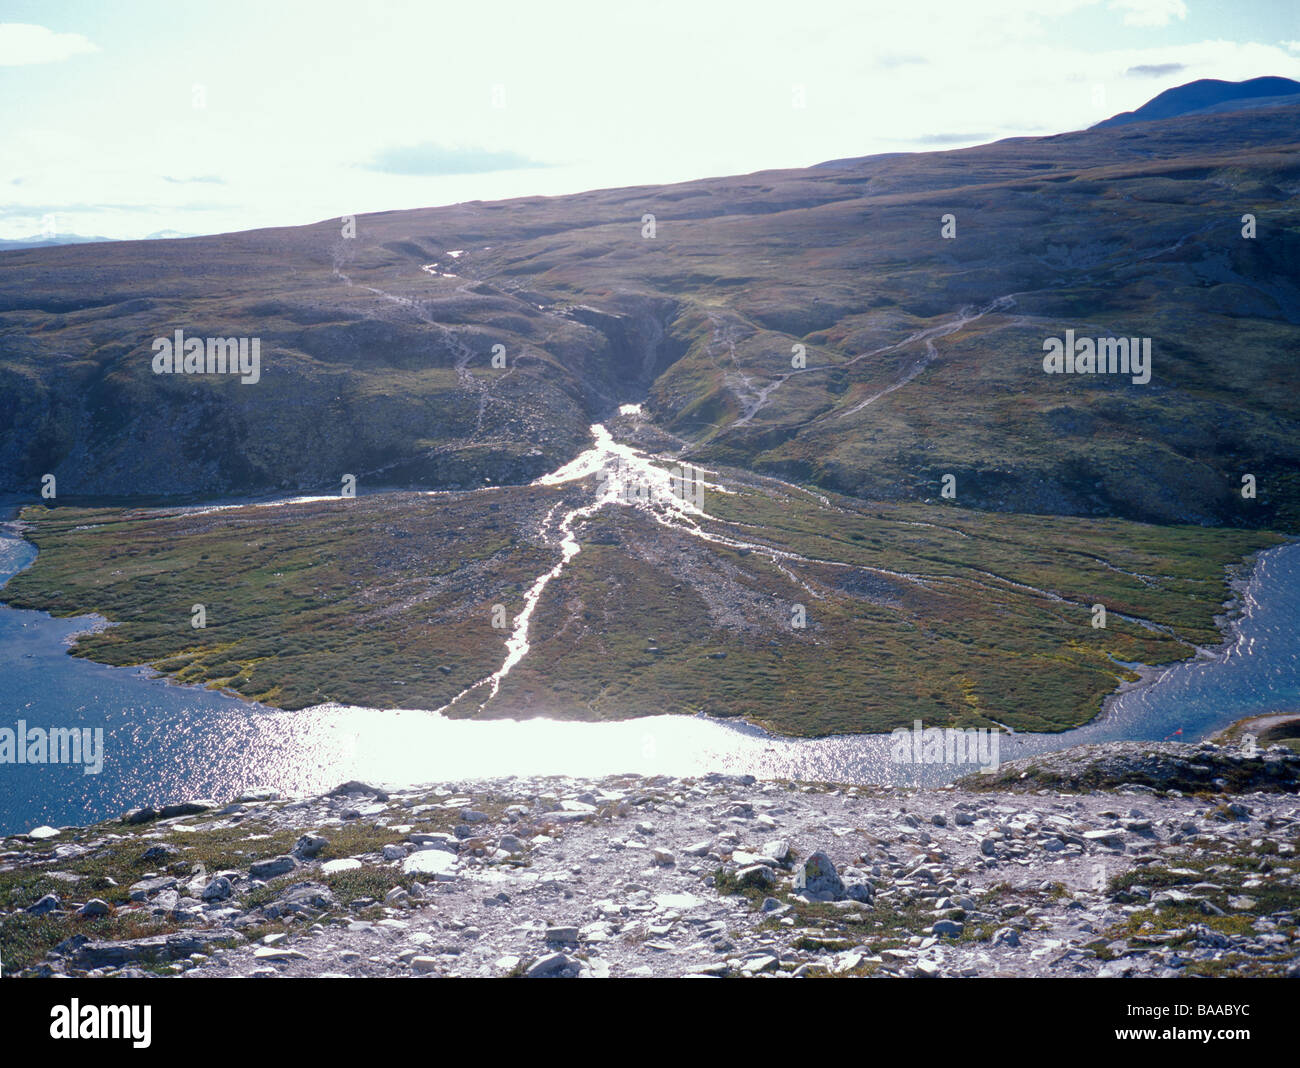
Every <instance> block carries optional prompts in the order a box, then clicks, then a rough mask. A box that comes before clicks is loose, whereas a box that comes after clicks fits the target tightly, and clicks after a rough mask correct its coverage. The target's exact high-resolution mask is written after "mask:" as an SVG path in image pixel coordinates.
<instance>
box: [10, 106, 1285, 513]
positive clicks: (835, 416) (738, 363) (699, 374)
mask: <svg viewBox="0 0 1300 1068" xmlns="http://www.w3.org/2000/svg"><path fill="white" fill-rule="evenodd" d="M1298 114H1300V107H1291V108H1280V109H1271V110H1269V109H1265V110H1260V111H1250V112H1241V113H1237V114H1232V115H1221V116H1210V117H1202V118H1197V119H1193V120H1171V121H1169V122H1163V123H1154V124H1143V125H1140V126H1134V127H1123V128H1118V129H1115V130H1099V131H1084V132H1080V133H1073V134H1065V135H1059V136H1055V137H1047V138H1037V139H1013V140H1010V141H1005V142H999V143H997V144H993V145H987V146H982V147H978V148H972V149H963V150H960V151H954V152H939V153H918V154H900V155H894V156H885V157H872V158H868V159H863V160H854V161H847V162H845V163H842V164H839V165H834V166H826V167H816V168H809V169H805V170H792V171H770V172H762V173H759V174H754V175H746V176H739V177H733V178H717V179H708V180H703V181H698V182H690V183H685V184H682V185H678V186H670V187H644V188H635V189H616V190H603V191H596V192H591V193H584V194H580V195H576V196H570V197H558V198H524V199H520V200H515V201H507V202H500V203H470V204H463V205H455V206H452V207H447V208H436V209H424V210H416V211H405V212H386V213H382V214H378V215H369V216H363V217H361V218H360V219H359V220H358V231H357V237H356V239H355V240H351V241H345V240H343V239H341V238H340V236H339V225H338V222H337V220H332V221H328V222H324V223H321V224H318V225H315V226H307V227H297V228H286V229H279V230H265V231H256V232H252V233H248V234H239V235H225V236H220V237H212V238H196V239H191V240H181V241H171V242H152V243H143V242H140V243H136V242H125V243H116V244H108V245H94V246H67V247H62V248H52V249H37V250H27V251H19V252H11V253H5V254H4V256H3V261H4V265H5V267H6V268H7V270H6V271H4V272H0V338H2V339H3V345H0V417H2V418H0V425H4V426H6V427H7V428H8V430H7V432H6V433H5V434H4V435H3V436H0V488H9V489H13V490H17V491H30V490H31V489H32V487H34V486H35V485H36V484H37V482H38V480H39V477H40V475H41V474H43V473H45V472H53V473H55V474H57V475H58V477H59V481H60V489H61V491H62V492H65V493H67V494H73V493H76V494H115V495H121V494H127V493H159V492H161V493H171V494H196V495H198V496H200V497H202V498H206V499H211V498H212V497H214V496H217V495H220V494H223V493H229V492H243V491H248V490H253V489H263V488H274V487H295V486H300V487H304V488H306V487H315V488H320V489H326V490H336V489H337V486H338V484H339V478H340V476H341V475H342V474H343V473H345V472H350V473H360V474H362V475H363V476H364V477H363V485H371V486H373V485H380V484H383V485H393V484H399V485H412V486H423V487H432V486H455V485H460V486H473V485H481V484H482V483H483V479H484V478H491V479H492V480H493V481H494V482H499V481H502V480H506V481H514V482H519V481H527V480H528V479H530V478H531V477H533V476H535V475H536V474H538V473H540V472H541V471H544V470H549V469H552V468H554V467H555V466H557V464H558V462H560V461H561V460H563V459H566V458H568V457H569V456H571V455H572V454H573V453H575V452H576V451H577V450H578V449H580V448H581V447H582V446H583V444H584V443H585V440H586V426H587V424H588V423H590V422H591V421H592V418H593V416H596V415H598V414H601V413H603V412H604V411H606V410H608V407H609V405H611V404H613V403H615V402H617V401H620V400H630V399H637V398H639V397H641V396H643V395H645V394H646V393H647V391H648V393H649V398H650V405H649V407H650V411H651V413H652V414H653V416H654V417H655V419H656V420H657V421H658V422H659V423H660V424H661V425H663V426H665V427H668V428H669V429H672V430H673V431H674V432H676V433H679V434H681V435H684V436H685V437H686V438H688V439H689V440H690V441H691V442H692V444H693V445H694V447H695V449H696V450H697V454H698V455H699V456H700V457H701V458H704V459H706V460H710V461H713V462H719V463H730V464H736V465H740V466H745V467H748V468H750V469H754V470H765V471H769V472H772V473H776V474H779V475H782V476H783V477H794V478H796V479H798V480H800V481H810V482H815V483H817V484H819V485H822V486H824V487H827V488H830V489H833V490H836V491H837V492H846V493H850V494H855V495H859V496H863V497H868V498H879V497H886V498H891V499H898V500H908V499H913V498H915V497H918V496H920V497H925V496H931V495H932V494H933V486H934V484H935V482H936V480H937V477H938V476H939V475H940V474H942V473H954V474H956V475H957V476H958V480H959V488H960V491H961V493H962V496H961V498H960V499H961V500H962V503H965V504H968V505H970V506H973V507H985V508H997V509H999V510H1007V511H1021V512H1023V511H1030V512H1036V513H1047V514H1081V515H1117V516H1123V517H1126V518H1135V519H1141V520H1146V521H1156V522H1171V523H1180V522H1195V523H1213V524H1222V525H1232V526H1256V527H1267V526H1272V527H1275V528H1286V529H1292V530H1300V483H1298V482H1297V476H1296V474H1295V471H1296V470H1297V469H1298V468H1300V444H1298V443H1300V409H1298V408H1297V404H1298V403H1300V402H1297V400H1296V398H1297V397H1298V396H1300V380H1298V375H1300V370H1298V368H1297V364H1296V360H1295V353H1296V351H1297V350H1298V349H1300V290H1297V286H1296V278H1295V272H1294V264H1295V263H1296V262H1297V259H1300V210H1298V209H1297V207H1296V200H1295V197H1294V191H1295V189H1296V188H1297V183H1298V182H1300V162H1298V159H1300V156H1298V150H1297V145H1298V144H1300V133H1297V130H1298V128H1300V123H1298V122H1297V115H1298ZM647 211H650V212H653V213H655V214H656V216H657V218H658V231H657V236H656V237H655V239H654V240H645V239H643V238H642V237H641V222H640V220H641V217H642V215H643V213H645V212H647ZM1245 212H1250V213H1252V214H1255V215H1256V217H1257V221H1258V226H1259V231H1258V236H1257V237H1256V238H1255V239H1254V240H1245V239H1243V238H1242V237H1241V233H1240V229H1241V222H1240V220H1241V216H1242V215H1243V213H1245ZM946 213H952V214H954V215H955V216H956V218H957V227H958V229H957V237H956V239H955V240H944V239H942V238H941V237H940V225H939V219H940V216H941V215H943V214H946ZM448 249H464V250H466V252H465V254H464V255H463V256H461V257H459V258H457V259H454V260H453V259H451V258H449V257H448V256H447V255H446V251H447V250H448ZM430 263H437V264H438V265H439V266H438V268H437V270H435V271H434V272H433V273H432V274H431V273H428V272H425V271H423V270H421V267H422V266H424V265H427V264H430ZM444 271H446V272H448V273H454V274H455V275H457V277H455V278H443V277H442V276H441V275H442V273H443V272H444ZM349 282H351V283H352V284H351V285H349V284H348V283H349ZM368 287H369V288H368ZM375 290H380V291H382V293H380V292H375ZM1004 296H1010V297H1012V298H1013V299H1014V301H1015V303H1014V305H1012V306H1008V307H1006V308H1003V309H1001V310H999V311H996V312H994V313H992V314H990V315H988V316H986V317H985V318H983V319H981V320H979V321H978V322H976V323H972V324H971V325H969V326H968V327H966V328H965V329H963V330H961V331H959V332H957V333H955V334H952V335H950V336H947V337H941V338H938V339H937V340H936V342H935V344H936V360H935V362H934V363H933V364H931V365H930V366H929V367H928V368H927V369H926V370H925V371H924V372H922V373H921V374H920V375H918V377H917V378H916V379H915V380H914V381H913V382H912V383H911V384H910V385H908V386H907V387H906V388H905V389H901V390H899V391H897V392H895V393H892V394H890V395H889V396H888V397H885V398H883V399H882V400H880V401H878V402H876V403H874V404H872V405H871V406H869V407H866V408H863V409H861V410H860V411H857V412H854V411H852V409H853V408H854V407H855V406H856V405H858V404H860V403H861V402H862V400H864V399H865V398H867V397H869V396H870V395H871V394H872V393H874V392H877V391H878V390H880V389H882V388H884V387H885V386H887V385H889V384H890V383H892V382H894V381H896V380H897V379H898V377H899V375H900V374H901V373H902V372H903V371H905V370H906V369H907V368H908V367H910V366H912V365H913V364H914V363H915V362H916V361H917V360H918V359H919V358H921V357H923V356H924V355H925V346H924V344H923V343H922V342H913V343H911V344H903V345H901V346H898V347H895V348H891V349H888V351H883V352H879V353H877V354H875V355H866V354H870V353H872V352H874V351H875V350H877V349H882V348H885V347H886V346H891V345H893V346H897V345H898V343H899V342H901V341H903V340H904V339H905V338H907V337H908V336H909V335H910V334H912V333H913V332H915V331H918V330H922V329H926V328H932V327H936V326H939V325H941V324H943V323H944V322H946V321H949V320H950V319H951V318H952V317H953V316H954V315H956V314H957V313H958V312H959V311H960V309H962V308H963V307H964V306H967V305H974V306H982V305H985V304H987V303H988V302H990V301H992V300H994V299H995V298H997V297H1004ZM593 309H594V310H593ZM177 326H181V327H184V328H185V329H186V330H188V331H189V332H190V333H214V334H222V335H232V334H235V335H237V334H248V335H253V336H260V337H262V338H263V379H262V382H261V383H259V384H257V385H255V386H243V385H239V384H236V383H231V382H224V383H215V382H211V381H207V380H203V381H197V382H196V381H193V380H171V379H160V378H158V377H155V376H153V375H152V374H151V373H150V372H149V368H148V357H149V342H150V340H151V339H152V338H154V337H156V336H158V335H159V334H162V333H170V331H171V330H172V329H173V328H175V327H177ZM1068 327H1073V328H1075V329H1077V330H1078V331H1080V333H1081V334H1082V333H1084V332H1088V333H1090V334H1091V335H1092V336H1096V335H1097V334H1103V333H1110V332H1114V333H1118V334H1121V335H1123V336H1149V337H1151V338H1152V341H1153V350H1154V377H1153V380H1152V382H1151V383H1150V384H1149V385H1146V386H1138V385H1132V384H1131V383H1128V382H1126V381H1116V380H1113V379H1110V378H1106V377H1104V376H1100V377H1097V378H1095V379H1083V378H1079V377H1074V376H1069V377H1067V376H1061V377H1058V378H1049V377H1047V376H1045V375H1044V374H1043V373H1042V371H1041V366H1040V361H1041V357H1042V349H1041V343H1042V340H1043V338H1044V337H1047V336H1051V335H1059V334H1060V333H1062V332H1063V331H1064V330H1065V329H1066V328H1068ZM661 334H662V335H663V336H662V337H661V336H660V335H661ZM496 343H500V344H503V345H505V346H506V349H507V352H508V355H509V358H510V360H511V370H510V371H509V372H504V371H502V372H494V371H492V369H491V368H490V366H489V365H488V359H489V352H490V349H491V346H492V345H493V344H496ZM796 343H798V344H803V345H805V346H806V347H807V353H808V362H809V367H810V368H812V370H810V371H809V372H808V373H806V374H803V375H801V376H799V377H797V378H793V379H790V380H788V381H787V382H785V384H784V385H781V386H780V387H779V388H777V389H776V390H775V391H773V392H772V393H771V394H770V395H769V399H768V403H767V404H766V406H764V407H763V408H762V409H761V410H759V411H758V412H757V414H755V415H754V416H753V418H752V419H750V420H748V421H745V420H744V419H742V418H741V416H742V412H743V411H745V410H746V409H747V406H749V405H750V404H752V402H753V400H754V397H755V393H756V391H757V390H758V389H760V388H763V387H765V386H766V385H769V384H770V383H771V382H772V381H773V378H774V376H776V375H778V374H780V373H782V372H784V371H786V370H789V361H790V350H791V346H792V345H793V344H796ZM466 353H468V354H469V355H468V357H466ZM464 359H468V363H467V364H466V369H467V370H468V371H469V372H470V375H471V376H477V377H476V379H475V380H474V381H470V380H469V379H467V378H466V377H465V376H463V375H457V373H456V370H455V368H456V364H457V363H458V361H462V360H464ZM1243 473H1252V474H1255V475H1256V476H1257V478H1258V480H1259V490H1260V493H1259V498H1258V499H1257V500H1255V501H1252V502H1249V503H1244V502H1243V501H1242V499H1241V497H1240V495H1239V494H1238V493H1236V492H1235V491H1236V490H1237V489H1238V488H1239V487H1240V478H1241V475H1242V474H1243ZM6 480H7V481H6Z"/></svg>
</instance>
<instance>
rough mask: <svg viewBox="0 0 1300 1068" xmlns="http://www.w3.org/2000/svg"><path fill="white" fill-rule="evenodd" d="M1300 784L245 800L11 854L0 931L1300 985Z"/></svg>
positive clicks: (479, 966) (26, 968)
mask: <svg viewBox="0 0 1300 1068" xmlns="http://www.w3.org/2000/svg"><path fill="white" fill-rule="evenodd" d="M1041 766H1046V767H1049V768H1050V769H1051V776H1050V778H1051V783H1052V785H1051V787H1050V788H1044V787H1043V786H1042V785H1041V782H1042V776H1041V775H1038V774H1035V769H1036V767H1041ZM1170 768H1172V769H1174V770H1173V771H1168V769H1170ZM1189 768H1195V769H1200V770H1197V771H1188V770H1187V769H1189ZM1071 769H1072V772H1071ZM1139 769H1144V770H1143V774H1144V775H1145V776H1146V778H1147V779H1148V780H1152V779H1154V781H1158V782H1160V783H1161V786H1160V787H1159V788H1156V787H1152V786H1146V785H1138V786H1134V785H1124V786H1117V785H1116V783H1117V782H1122V781H1124V780H1125V779H1126V778H1133V777H1136V776H1137V774H1138V771H1139ZM1160 769H1165V770H1164V771H1161V770H1160ZM1179 769H1181V770H1179ZM1071 775H1072V776H1073V777H1071ZM1188 776H1191V777H1193V778H1195V779H1197V780H1198V781H1197V782H1185V781H1184V779H1185V778H1187V777H1188ZM1199 780H1207V781H1205V782H1201V781H1199ZM1298 781H1300V756H1297V755H1296V754H1294V753H1292V752H1291V751H1289V750H1285V749H1283V748H1281V747H1277V748H1273V749H1269V750H1266V751H1260V752H1258V753H1257V754H1256V755H1254V756H1246V755H1243V754H1242V753H1241V752H1240V751H1237V750H1232V749H1227V748H1220V747H1216V746H1212V745H1208V744H1203V745H1201V746H1198V747H1191V746H1181V745H1177V746H1176V745H1162V746H1150V745H1148V746H1143V745H1139V744H1136V743H1129V744H1125V745H1109V746H1098V747H1088V748H1087V749H1086V750H1076V751H1072V753H1071V756H1070V757H1069V758H1068V759H1061V758H1060V757H1053V758H1051V759H1050V761H1048V763H1047V764H1046V765H1038V766H1036V765H1034V763H1033V761H1028V762H1025V763H1024V767H1023V768H1022V769H1020V770H1017V768H1016V767H1015V766H1010V767H1009V768H1008V769H1007V770H1004V773H1003V774H1002V775H1000V776H998V781H997V782H994V783H989V782H978V781H972V782H969V783H963V784H959V785H958V786H956V787H950V788H947V789H942V790H934V791H901V790H892V791H891V790H877V789H867V788H858V787H843V786H835V785H826V784H790V783H777V782H756V781H754V780H753V779H751V778H748V777H740V778H737V777H726V776H709V777H705V778H701V779H694V780H676V779H668V778H653V779H645V778H637V777H630V776H629V777H618V778H608V779H602V780H599V781H576V780H564V779H539V780H520V779H512V780H506V781H499V782H490V783H459V784H447V785H442V786H438V787H432V788H426V789H420V790H413V791H402V792H394V793H392V794H388V793H385V792H384V791H382V790H379V789H377V788H373V787H369V786H366V785H364V784H360V783H351V784H345V785H344V786H342V787H339V788H338V789H336V790H335V791H333V792H332V793H331V794H330V795H327V796H324V797H318V798H309V799H299V800H281V799H278V798H275V797H274V795H272V794H270V793H269V791H259V792H253V793H250V794H247V795H245V796H244V797H242V798H240V799H239V800H237V801H235V802H233V803H231V804H228V805H224V806H220V807H217V806H214V805H210V803H207V802H199V803H191V804H187V805H181V806H176V807H175V808H172V809H165V810H163V811H162V812H161V813H158V812H152V811H140V812H135V813H131V814H128V816H127V817H125V819H124V821H122V822H116V821H115V822H113V823H109V824H101V825H98V826H96V827H93V828H89V829H85V830H75V829H64V830H63V831H61V832H59V833H58V834H54V833H53V832H52V831H49V830H45V831H40V832H36V833H35V834H34V836H31V837H24V838H10V839H7V840H5V842H4V846H5V851H4V852H3V854H0V902H3V904H4V908H5V911H4V912H3V914H0V939H2V941H3V949H4V961H5V964H6V967H5V970H6V972H7V973H8V972H11V971H13V970H14V968H15V962H16V964H17V967H18V968H19V970H21V971H22V972H23V973H25V974H29V975H53V974H71V975H79V974H88V975H113V974H127V975H141V976H143V975H156V974H164V975H169V974H176V975H181V974H183V975H186V976H320V975H332V976H372V975H378V976H439V975H450V976H511V975H525V976H555V977H560V976H597V977H598V976H770V977H779V976H806V975H823V974H829V975H891V976H976V975H995V976H1031V975H1032V976H1087V975H1101V976H1129V975H1132V976H1147V975H1152V976H1163V975H1180V974H1184V975H1185V974H1228V973H1231V974H1250V975H1292V976H1294V975H1297V974H1300V933H1298V930H1297V912H1300V859H1297V854H1296V847H1297V844H1300V800H1298V799H1297V796H1296V792H1295V791H1296V789H1297V782H1298ZM1179 783H1181V784H1182V786H1184V787H1187V788H1190V789H1195V790H1196V791H1197V792H1196V793H1194V794H1193V793H1189V792H1187V790H1186V789H1180V788H1179V785H1177V784H1179ZM1225 787H1234V788H1235V792H1233V793H1226V792H1224V788H1225ZM1074 791H1079V792H1074ZM114 873H115V874H114Z"/></svg>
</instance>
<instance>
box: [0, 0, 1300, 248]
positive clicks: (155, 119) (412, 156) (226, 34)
mask: <svg viewBox="0 0 1300 1068" xmlns="http://www.w3.org/2000/svg"><path fill="white" fill-rule="evenodd" d="M1266 74H1273V75H1282V76H1284V77H1289V78H1295V79H1298V80H1300V3H1298V2H1297V0H979V2H978V3H971V2H970V0H906V2H905V3H900V2H898V0H888V2H883V3H878V2H876V0H857V2H852V0H850V2H828V3H819V2H817V0H800V2H792V0H780V2H779V3H769V2H766V0H742V2H736V3H732V2H724V0H689V2H654V0H644V2H640V3H634V4H618V3H611V2H610V0H597V2H572V3H566V2H563V0H546V2H539V0H529V2H521V3H516V2H513V0H491V2H482V3H464V2H463V0H460V2H457V3H454V4H453V3H443V2H441V0H426V2H423V3H418V2H409V3H401V2H385V0H367V2H366V3H362V4H357V3H331V2H329V0H312V2H310V3H297V2H286V0H280V2H275V0H253V2H249V0H222V2H220V3H186V4H180V3H177V2H176V0H162V2H152V0H139V2H133V0H120V2H117V3H113V4H104V3H101V2H99V0H87V2H65V3H59V2H51V0H39V2H24V0H0V101H3V106H2V107H0V146H3V147H2V148H0V238H20V237H21V238H26V237H30V236H33V235H35V234H40V233H58V234H65V235H66V234H68V233H76V234H83V235H96V236H105V237H115V238H124V237H143V236H146V235H149V234H153V233H158V232H163V231H177V232H181V233H187V234H203V233H220V232H225V231H230V230H246V229H252V228H256V227H262V226H280V225H295V224H300V223H308V222H315V221H318V220H321V219H327V218H337V217H341V216H343V215H351V214H360V213H362V212H370V211H385V210H391V209H398V208H414V207H428V206H433V205H439V204H451V203H458V202H462V201H467V200H496V199H501V198H507V197H516V196H532V195H538V194H544V195H549V194H557V193H574V192H579V191H582V190H585V189H598V188H608V187H613V186H627V185H643V184H659V183H668V182H677V181H687V180H690V179H694V178H704V177H709V176H713V175H724V174H742V173H749V172H752V171H756V170H764V169H769V168H781V167H803V166H808V165H811V164H814V163H819V162H822V161H824V160H828V159H838V158H843V157H849V156H864V155H870V154H873V153H878V152H918V151H935V150H942V149H950V148H959V147H963V146H966V145H972V144H980V143H983V142H987V141H992V140H997V139H1000V138H1003V137H1012V136H1020V135H1040V134H1048V133H1057V132H1061V131H1064V130H1074V129H1080V128H1083V127H1086V126H1089V125H1091V124H1092V123H1094V122H1097V121H1099V120H1100V119H1103V118H1106V117H1107V116H1109V115H1113V114H1115V113H1117V112H1120V111H1128V110H1132V109H1133V108H1135V107H1138V106H1139V105H1141V104H1142V103H1144V102H1145V101H1147V100H1149V99H1150V98H1151V97H1153V96H1155V95H1156V94H1157V93H1159V92H1161V91H1163V90H1165V89H1168V88H1170V87H1171V86H1175V85H1181V84H1183V83H1185V82H1189V81H1193V80H1195V79H1197V78H1221V79H1225V80H1229V81H1237V80H1240V79H1243V78H1253V77H1257V76H1260V75H1266Z"/></svg>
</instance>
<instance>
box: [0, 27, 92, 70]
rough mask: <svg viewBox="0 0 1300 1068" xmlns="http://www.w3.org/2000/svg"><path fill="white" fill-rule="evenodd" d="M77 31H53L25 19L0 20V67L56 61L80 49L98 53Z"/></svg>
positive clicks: (80, 51)
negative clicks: (17, 20) (14, 20)
mask: <svg viewBox="0 0 1300 1068" xmlns="http://www.w3.org/2000/svg"><path fill="white" fill-rule="evenodd" d="M98 51H99V49H98V48H97V47H95V45H93V44H92V43H91V42H90V41H88V40H86V38H85V37H83V36H82V35H81V34H79V33H55V32H54V31H53V30H47V29H46V28H45V27H44V26H33V25H32V24H31V23H27V22H0V67H22V66H26V65H27V64H29V63H57V62H59V61H60V60H64V59H68V58H70V57H72V56H76V55H80V54H82V53H83V52H98Z"/></svg>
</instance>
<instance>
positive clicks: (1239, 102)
mask: <svg viewBox="0 0 1300 1068" xmlns="http://www.w3.org/2000/svg"><path fill="white" fill-rule="evenodd" d="M1297 99H1300V82H1297V81H1292V80H1291V79H1290V78H1277V77H1271V76H1270V77H1264V78H1249V79H1247V80H1246V81H1244V82H1224V81H1219V80H1218V79H1217V78H1201V79H1198V80H1197V81H1194V82H1188V83H1187V84H1186V85H1178V86H1175V87H1174V88H1173V89H1166V90H1165V91H1164V92H1163V93H1161V94H1160V95H1159V96H1155V97H1152V98H1151V99H1150V100H1148V101H1147V102H1146V103H1145V104H1143V105H1142V106H1141V107H1140V108H1138V109H1137V110H1136V111H1124V112H1121V113H1120V114H1118V115H1112V116H1111V117H1110V118H1109V119H1103V120H1102V121H1101V122H1099V123H1097V124H1096V125H1095V126H1092V127H1090V129H1093V130H1105V129H1108V128H1110V127H1112V126H1128V125H1129V124H1130V123H1134V122H1154V121H1156V120H1159V119H1173V118H1180V117H1186V116H1190V115H1210V114H1221V113H1223V112H1225V111H1235V110H1239V109H1242V108H1252V107H1268V106H1272V105H1274V104H1288V103H1294V102H1295V101H1296V100H1297Z"/></svg>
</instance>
